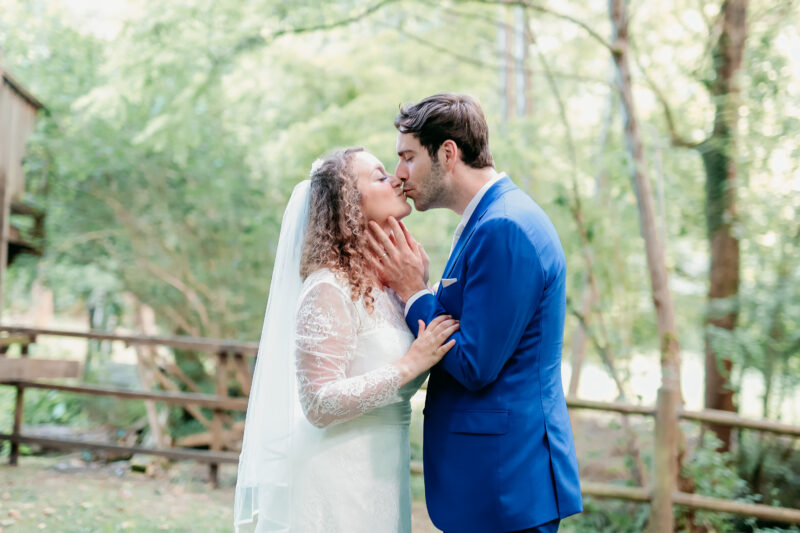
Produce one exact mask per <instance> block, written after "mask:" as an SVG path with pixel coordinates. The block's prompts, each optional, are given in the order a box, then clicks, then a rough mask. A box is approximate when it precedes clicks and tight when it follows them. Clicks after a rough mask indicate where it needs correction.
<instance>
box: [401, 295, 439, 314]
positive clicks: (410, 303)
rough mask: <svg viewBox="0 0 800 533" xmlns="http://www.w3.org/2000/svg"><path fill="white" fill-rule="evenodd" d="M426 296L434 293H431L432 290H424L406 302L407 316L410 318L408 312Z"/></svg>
mask: <svg viewBox="0 0 800 533" xmlns="http://www.w3.org/2000/svg"><path fill="white" fill-rule="evenodd" d="M426 294H433V291H431V290H430V289H422V290H421V291H417V292H415V293H414V294H412V295H411V298H409V299H408V301H407V302H406V311H405V316H408V310H409V309H411V306H412V305H414V302H416V301H417V300H418V299H419V298H420V297H421V296H425V295H426Z"/></svg>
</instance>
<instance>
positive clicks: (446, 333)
mask: <svg viewBox="0 0 800 533" xmlns="http://www.w3.org/2000/svg"><path fill="white" fill-rule="evenodd" d="M456 331H458V324H453V325H451V326H448V327H447V328H445V329H443V330H442V331H439V332H437V333H436V338H437V340H438V341H439V344H441V343H443V342H444V341H446V340H447V339H448V338H450V336H451V335H452V334H453V333H455V332H456Z"/></svg>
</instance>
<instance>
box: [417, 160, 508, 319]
mask: <svg viewBox="0 0 800 533" xmlns="http://www.w3.org/2000/svg"><path fill="white" fill-rule="evenodd" d="M506 176H507V174H506V173H505V172H501V173H499V174H497V175H496V176H495V177H493V178H492V179H490V180H489V181H487V182H486V183H484V184H483V187H481V188H480V190H479V191H478V192H477V193H475V196H473V197H472V200H470V201H469V203H468V204H467V207H466V208H465V209H464V212H463V213H462V214H461V222H459V223H458V226H456V231H455V233H454V234H453V244H452V245H451V246H450V253H451V254H452V253H453V250H455V248H456V243H457V242H458V239H459V237H461V233H462V232H463V231H464V228H466V227H467V224H469V219H470V218H472V214H473V213H474V212H475V209H476V208H477V207H478V204H479V203H481V200H482V199H483V196H484V195H485V194H486V191H488V190H489V189H490V188H491V186H492V185H494V184H495V183H497V182H498V181H499V180H500V179H502V178H505V177H506ZM424 294H433V291H432V290H430V289H422V290H421V291H418V292H415V293H414V294H413V295H411V298H409V299H408V301H407V302H406V310H405V313H406V316H408V310H409V309H411V305H412V304H413V303H414V302H416V301H417V299H418V298H419V297H420V296H422V295H424Z"/></svg>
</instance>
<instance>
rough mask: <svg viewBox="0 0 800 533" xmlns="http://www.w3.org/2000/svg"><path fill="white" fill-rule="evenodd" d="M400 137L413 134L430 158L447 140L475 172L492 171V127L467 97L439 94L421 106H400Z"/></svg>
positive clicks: (475, 103)
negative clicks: (490, 144)
mask: <svg viewBox="0 0 800 533" xmlns="http://www.w3.org/2000/svg"><path fill="white" fill-rule="evenodd" d="M394 127H395V128H397V131H399V132H400V133H412V134H413V135H414V136H415V137H416V138H418V139H419V142H420V144H421V145H422V146H424V147H425V148H426V149H427V150H428V154H430V156H431V158H433V159H434V160H435V159H436V152H438V151H439V147H440V146H442V143H443V142H445V141H446V140H447V139H451V140H452V141H453V142H455V143H456V145H457V146H458V148H459V149H460V150H461V159H462V160H463V161H464V163H465V164H467V165H469V166H470V167H473V168H485V167H493V166H494V161H493V160H492V153H491V152H490V151H489V126H488V125H487V124H486V117H484V116H483V110H482V109H481V106H480V104H479V103H478V101H477V100H475V99H474V98H473V97H471V96H469V95H467V94H455V93H440V94H434V95H433V96H429V97H427V98H425V99H424V100H421V101H420V102H419V103H416V104H410V105H406V106H400V113H398V115H397V117H396V118H395V119H394Z"/></svg>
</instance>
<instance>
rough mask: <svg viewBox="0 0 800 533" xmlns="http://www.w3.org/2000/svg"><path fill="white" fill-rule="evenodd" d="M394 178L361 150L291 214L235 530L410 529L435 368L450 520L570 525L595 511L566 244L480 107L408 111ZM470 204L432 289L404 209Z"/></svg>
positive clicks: (458, 530)
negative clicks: (572, 335)
mask: <svg viewBox="0 0 800 533" xmlns="http://www.w3.org/2000/svg"><path fill="white" fill-rule="evenodd" d="M394 124H395V127H396V128H397V131H398V133H397V155H398V157H399V160H398V162H397V168H396V171H395V175H391V174H390V173H388V172H387V171H386V169H385V168H384V166H383V165H382V164H381V162H380V161H379V160H378V159H377V158H376V157H375V156H373V155H372V154H370V153H369V152H366V151H364V150H363V149H361V148H349V149H347V150H343V151H340V152H336V153H334V154H333V155H330V156H328V157H326V158H324V159H323V160H322V161H321V163H318V164H315V165H314V167H313V168H312V171H311V177H310V180H306V181H303V182H302V183H300V184H298V185H297V186H296V187H295V189H294V192H293V193H292V196H291V198H290V200H289V203H288V205H287V207H286V211H285V213H284V217H283V222H282V226H281V234H280V238H279V242H278V249H277V253H276V258H275V266H274V269H273V274H272V281H271V284H270V291H269V301H268V304H267V312H266V318H265V320H264V328H263V330H262V334H261V341H260V345H259V350H258V357H257V361H256V367H255V372H254V376H253V387H252V391H251V394H250V399H249V404H248V409H247V419H246V422H245V431H244V441H243V444H242V451H241V456H240V460H239V474H238V479H237V485H236V502H235V509H234V514H235V518H234V525H235V528H236V531H237V532H245V531H254V532H259V533H261V532H291V533H360V532H363V533H410V531H411V491H410V488H409V463H410V447H409V436H408V427H409V422H410V420H411V405H410V402H409V400H410V398H411V396H412V395H413V394H414V393H415V392H416V391H417V390H418V389H419V387H420V386H421V385H422V383H423V381H424V380H425V379H426V378H428V380H429V381H428V387H427V394H426V401H425V409H424V411H423V413H424V444H423V452H424V474H425V496H426V502H427V506H428V513H429V515H430V517H431V520H432V521H433V523H434V524H435V525H436V526H437V527H438V528H439V529H441V530H443V531H444V532H445V533H507V532H522V531H525V532H528V531H529V532H552V531H557V530H558V527H559V522H560V520H561V519H563V518H565V517H567V516H569V515H572V514H575V513H579V512H581V510H582V501H581V491H580V483H579V479H578V464H577V460H576V456H575V445H574V442H573V436H572V428H571V425H570V420H569V415H568V413H567V405H566V401H565V399H564V392H563V388H562V383H561V348H562V343H563V329H564V315H565V307H566V296H565V285H566V263H565V258H564V252H563V249H562V247H561V242H560V241H559V238H558V234H557V233H556V230H555V228H554V227H553V224H552V223H551V222H550V219H549V218H548V217H547V215H546V214H545V213H544V211H542V209H541V208H540V207H539V206H538V205H537V204H536V203H535V202H534V201H533V200H532V199H531V198H530V197H529V196H528V195H527V194H526V193H524V192H523V191H522V190H520V189H519V188H518V187H517V186H516V185H514V183H513V182H512V180H511V178H510V177H509V176H507V175H505V174H503V173H499V172H497V171H496V170H495V167H494V162H493V159H492V154H491V152H490V151H489V129H488V125H487V123H486V119H485V117H484V114H483V111H482V109H481V107H480V105H479V104H478V103H477V101H476V100H475V99H473V98H472V97H470V96H467V95H461V94H437V95H434V96H430V97H428V98H425V99H424V100H422V101H420V102H418V103H416V104H413V105H407V106H404V107H402V108H401V109H400V113H399V114H398V115H397V118H396V119H395V122H394ZM408 199H411V200H413V201H414V207H415V208H416V209H417V210H419V211H426V210H428V209H432V208H446V209H450V210H452V211H455V212H456V213H458V214H460V215H462V220H461V223H460V224H459V225H458V227H457V228H456V232H455V235H454V237H453V247H452V250H451V252H450V257H449V259H448V261H447V265H446V266H445V269H444V273H443V274H442V278H441V281H440V282H439V283H438V284H437V285H436V286H435V287H434V288H429V286H428V257H427V255H426V253H425V250H424V249H423V247H422V246H421V245H420V244H419V243H418V242H417V241H416V240H415V239H414V238H413V237H412V235H411V234H410V233H409V231H408V230H407V229H406V228H405V226H404V225H403V224H402V222H401V219H402V218H403V217H405V216H407V215H408V214H409V213H410V212H411V206H410V205H409V203H408Z"/></svg>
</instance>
